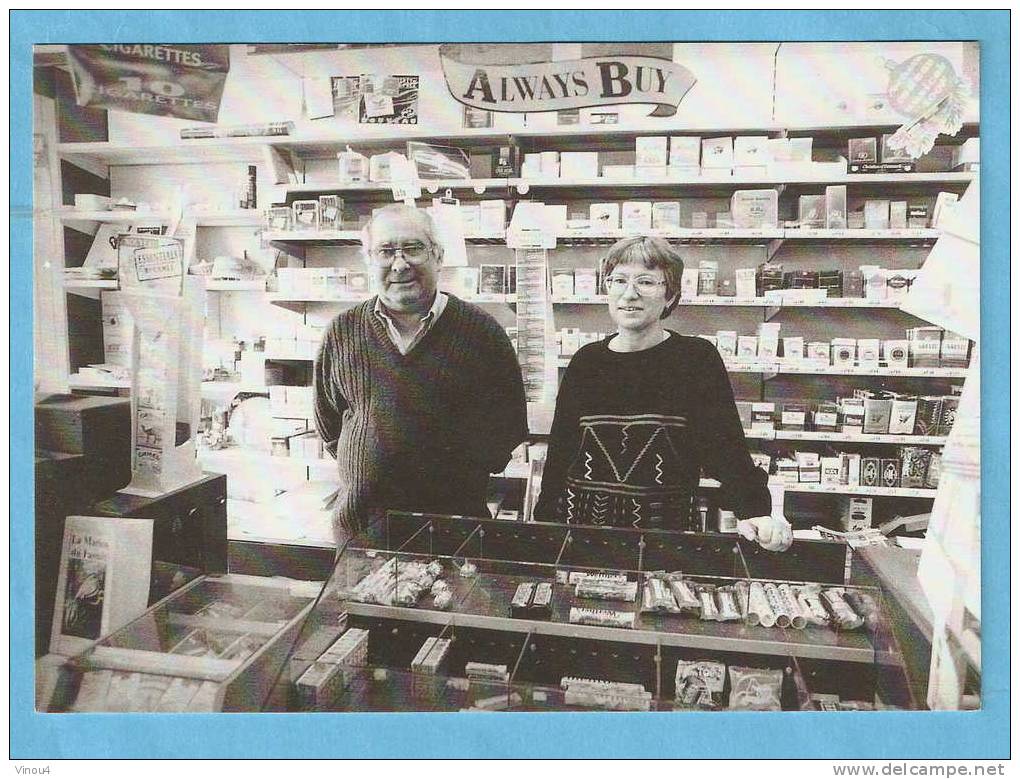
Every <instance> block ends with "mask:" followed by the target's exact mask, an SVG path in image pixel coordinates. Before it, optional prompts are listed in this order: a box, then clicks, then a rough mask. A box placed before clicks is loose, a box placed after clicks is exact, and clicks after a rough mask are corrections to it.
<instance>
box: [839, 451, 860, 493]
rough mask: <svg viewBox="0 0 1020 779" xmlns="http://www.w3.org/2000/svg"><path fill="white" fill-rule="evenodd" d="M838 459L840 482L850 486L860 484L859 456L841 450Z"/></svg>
mask: <svg viewBox="0 0 1020 779" xmlns="http://www.w3.org/2000/svg"><path fill="white" fill-rule="evenodd" d="M839 461H840V474H839V480H840V482H841V483H842V484H846V485H848V486H850V487H857V486H860V483H861V456H860V455H859V454H857V453H850V452H843V453H842V454H840V456H839Z"/></svg>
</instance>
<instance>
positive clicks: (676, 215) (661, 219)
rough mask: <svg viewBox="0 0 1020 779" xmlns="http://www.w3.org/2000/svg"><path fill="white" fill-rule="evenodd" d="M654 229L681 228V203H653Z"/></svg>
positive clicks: (670, 229)
mask: <svg viewBox="0 0 1020 779" xmlns="http://www.w3.org/2000/svg"><path fill="white" fill-rule="evenodd" d="M652 229H653V230H662V231H664V232H669V231H673V230H679V229H680V203H679V201H676V200H673V201H667V202H664V203H652Z"/></svg>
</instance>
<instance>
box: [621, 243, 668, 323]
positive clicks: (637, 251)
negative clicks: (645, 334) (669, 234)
mask: <svg viewBox="0 0 1020 779" xmlns="http://www.w3.org/2000/svg"><path fill="white" fill-rule="evenodd" d="M629 263H635V264H639V265H644V266H645V267H646V268H648V269H649V270H654V269H656V268H658V269H659V270H661V271H662V273H663V276H664V277H665V280H666V308H665V309H663V311H662V317H661V318H662V319H665V318H666V317H668V316H669V315H670V314H672V313H673V309H675V308H676V306H677V303H678V302H679V300H680V278H681V277H682V276H683V273H684V260H683V257H681V256H680V252H678V251H677V250H676V249H674V248H673V247H672V246H671V245H670V244H669V242H668V241H666V240H665V239H663V238H657V237H655V236H651V235H646V236H639V237H637V238H624V239H623V240H621V241H617V242H616V243H614V244H613V245H612V246H611V247H610V248H609V252H608V253H607V254H606V256H605V258H604V259H603V260H602V278H603V279H605V278H607V277H608V276H609V274H610V273H612V272H613V270H615V268H616V266H617V265H624V264H629Z"/></svg>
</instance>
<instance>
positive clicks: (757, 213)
mask: <svg viewBox="0 0 1020 779" xmlns="http://www.w3.org/2000/svg"><path fill="white" fill-rule="evenodd" d="M730 213H731V214H732V215H733V216H732V219H733V226H734V227H737V228H742V229H752V230H753V229H759V228H763V227H776V226H777V225H778V224H779V192H777V191H776V190H774V189H738V190H737V191H736V192H734V193H733V196H732V197H731V198H730Z"/></svg>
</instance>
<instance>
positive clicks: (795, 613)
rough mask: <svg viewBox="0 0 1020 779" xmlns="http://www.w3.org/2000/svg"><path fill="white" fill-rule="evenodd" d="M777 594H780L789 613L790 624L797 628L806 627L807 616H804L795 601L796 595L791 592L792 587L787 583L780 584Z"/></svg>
mask: <svg viewBox="0 0 1020 779" xmlns="http://www.w3.org/2000/svg"><path fill="white" fill-rule="evenodd" d="M779 594H780V595H781V596H782V598H783V603H784V604H785V606H786V611H787V613H789V615H790V624H791V625H792V626H793V627H795V628H796V629H797V630H803V629H804V628H806V627H807V617H805V616H804V612H803V611H802V610H801V608H800V604H799V603H797V596H796V595H794V594H793V588H792V587H791V586H790V585H789V584H780V585H779Z"/></svg>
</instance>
